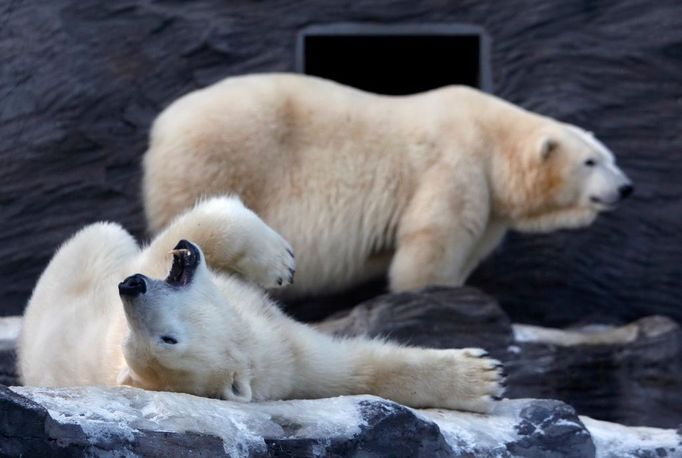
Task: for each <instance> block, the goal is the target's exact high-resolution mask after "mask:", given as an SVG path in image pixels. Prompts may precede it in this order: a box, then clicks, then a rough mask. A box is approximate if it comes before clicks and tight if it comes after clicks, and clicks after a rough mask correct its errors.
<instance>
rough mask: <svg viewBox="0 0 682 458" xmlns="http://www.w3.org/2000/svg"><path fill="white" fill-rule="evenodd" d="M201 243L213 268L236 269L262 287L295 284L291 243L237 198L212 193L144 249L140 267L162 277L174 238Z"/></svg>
mask: <svg viewBox="0 0 682 458" xmlns="http://www.w3.org/2000/svg"><path fill="white" fill-rule="evenodd" d="M181 239H187V240H191V241H192V242H194V243H196V244H197V245H199V246H201V248H202V250H203V252H204V255H205V256H206V262H207V264H208V265H209V267H211V268H212V269H215V270H222V271H227V272H230V273H236V274H238V275H240V276H241V277H243V278H244V279H245V280H247V281H251V282H254V283H256V284H258V285H260V286H262V287H264V288H277V287H281V286H285V285H288V284H290V283H292V282H293V276H294V271H295V261H294V253H293V251H292V248H291V245H289V243H288V242H287V241H286V240H284V239H283V238H282V237H281V236H280V235H279V234H278V233H277V232H275V231H274V230H273V229H271V228H270V227H269V226H268V225H267V224H265V223H264V222H263V220H261V219H260V218H259V217H258V216H257V215H256V214H255V213H253V212H252V211H251V210H249V209H248V208H246V207H245V206H244V205H243V204H242V202H241V201H240V200H239V199H238V198H237V197H214V198H211V199H207V200H204V201H201V202H199V203H197V205H196V206H195V207H194V208H192V209H191V210H188V211H187V212H185V213H184V214H182V215H180V216H179V217H178V218H176V219H175V220H174V221H173V222H172V223H171V224H170V225H169V226H168V227H167V228H166V229H165V230H163V231H162V232H161V233H160V234H159V235H158V236H157V237H156V238H155V239H154V240H153V241H152V242H151V244H150V245H149V246H148V247H146V248H145V249H144V250H143V252H142V255H141V257H140V266H139V270H140V271H141V272H142V273H144V274H146V275H149V276H151V277H156V278H163V277H164V276H165V274H166V273H167V272H168V266H169V264H170V259H171V255H170V251H171V250H172V249H173V247H174V246H175V245H176V244H177V243H178V240H181Z"/></svg>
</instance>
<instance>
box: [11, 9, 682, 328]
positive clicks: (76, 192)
mask: <svg viewBox="0 0 682 458" xmlns="http://www.w3.org/2000/svg"><path fill="white" fill-rule="evenodd" d="M679 9H680V5H679V0H660V1H656V2H651V1H650V0H622V1H611V2H606V1H604V2H581V1H575V2H569V1H565V0H547V1H543V2H537V1H535V0H515V1H513V2H499V1H498V2H496V1H492V0H490V1H481V0H457V1H451V2H444V1H442V0H423V1H419V2H409V1H402V0H352V1H349V0H345V1H337V2H320V1H317V0H301V1H297V2H292V1H291V0H271V1H269V2H267V4H259V5H254V4H253V3H252V2H246V1H230V2H226V1H218V0H195V1H192V2H178V1H159V0H119V1H115V2H101V1H95V0H51V1H49V2H45V1H43V0H23V1H20V2H17V1H6V2H2V6H0V50H1V51H0V52H1V53H2V56H3V59H2V67H1V69H0V160H1V161H2V167H0V205H1V206H2V211H1V212H0V215H1V216H0V240H2V242H3V243H0V258H1V259H2V260H3V262H2V263H1V264H0V277H1V278H2V279H3V281H2V282H1V283H0V297H2V300H3V304H2V307H1V308H0V314H3V315H10V314H20V313H21V311H22V309H23V307H24V305H25V304H26V301H27V299H28V296H29V294H30V292H31V289H32V288H33V286H34V284H35V281H36V279H37V276H38V274H39V273H40V271H41V270H42V269H43V268H44V267H45V265H46V263H47V262H48V260H49V258H50V257H51V256H52V253H53V252H54V250H55V248H56V247H57V246H58V245H59V244H60V243H62V242H63V241H64V239H65V238H66V237H69V236H70V235H71V234H73V233H74V232H75V231H77V230H78V229H79V228H80V227H81V226H82V225H84V224H86V223H91V222H94V221H97V220H100V219H107V220H113V221H117V222H120V223H122V224H124V225H125V227H126V228H129V229H130V230H132V231H133V233H134V234H135V235H138V236H142V235H143V234H144V219H143V215H142V208H141V205H140V201H139V188H140V186H139V185H140V167H139V163H140V157H141V155H142V153H143V152H144V150H145V147H146V138H147V132H148V129H149V126H150V124H151V121H152V119H153V118H154V116H155V115H156V114H157V113H158V112H159V111H160V110H161V109H162V108H163V107H164V106H166V105H168V104H169V103H170V102H171V101H172V100H173V99H175V98H177V97H178V96H180V95H181V94H183V93H185V92H188V91H190V90H193V89H196V88H198V87H202V86H205V85H207V84H210V83H212V82H215V81H216V80H218V79H220V78H223V77H225V76H228V75H235V74H242V73H249V72H263V71H283V70H285V71H286V70H289V71H291V70H293V69H294V56H295V42H296V34H297V32H298V31H300V30H301V29H302V28H304V27H306V26H309V25H312V24H328V23H332V22H361V23H382V24H395V25H400V24H429V23H438V24H449V23H465V24H475V25H480V26H482V27H483V28H485V30H486V31H487V33H488V34H489V35H490V37H491V39H492V50H491V68H492V72H493V82H494V87H495V93H497V94H498V95H500V96H502V97H503V98H505V99H508V100H510V101H512V102H514V103H517V104H520V105H521V106H523V107H526V108H529V109H532V110H536V111H539V112H540V113H543V114H547V115H550V116H555V117H558V118H560V119H562V120H565V121H568V122H574V123H576V124H579V125H583V126H585V127H586V128H588V129H590V130H593V131H594V132H595V133H596V134H597V136H599V137H600V138H601V139H602V140H603V141H604V142H605V143H606V144H607V145H609V146H610V147H611V148H612V149H613V150H614V151H615V152H616V153H617V155H618V157H619V160H620V163H621V165H622V166H623V168H624V169H625V170H626V172H627V173H628V174H630V176H631V177H632V179H633V180H634V182H635V183H636V186H637V191H636V192H635V196H634V197H633V198H632V199H631V200H630V201H629V202H627V204H626V205H624V206H623V207H622V208H619V209H618V210H617V211H615V212H612V213H609V214H606V215H604V216H603V217H601V218H600V219H599V220H598V221H597V223H596V224H595V225H594V226H593V227H592V228H590V229H589V230H584V231H566V232H561V233H556V234H551V235H546V236H528V237H524V236H519V235H513V236H512V237H510V238H509V239H508V240H507V242H506V243H505V244H504V246H503V247H502V249H501V250H499V251H498V252H497V253H496V254H495V255H494V256H493V258H492V259H491V260H490V261H489V262H487V263H485V265H483V266H482V267H481V268H480V269H479V270H478V272H477V273H476V274H475V275H474V278H473V279H472V282H473V283H472V284H474V285H477V286H479V287H481V288H482V289H484V290H485V291H487V292H489V293H491V294H493V295H494V296H495V297H497V298H499V299H500V301H501V303H502V305H503V306H504V307H505V309H506V310H507V311H508V312H509V313H510V315H511V317H512V319H513V320H514V321H519V322H524V323H535V324H543V325H547V326H565V325H568V324H572V323H574V322H575V321H578V320H580V319H582V318H583V317H586V316H590V315H594V316H596V317H597V318H599V320H600V321H604V320H607V319H611V320H616V321H617V322H627V321H631V320H634V319H637V318H641V317H643V316H646V315H652V314H661V315H667V316H670V317H671V318H673V319H675V320H677V321H681V320H682V307H680V288H679V279H680V278H682V263H680V259H682V243H680V242H681V239H680V237H681V234H682V218H680V217H679V215H680V211H682V180H679V179H676V177H679V176H681V175H682V160H681V159H682V136H681V135H679V120H680V119H681V118H682V104H680V103H679V94H681V93H682V79H681V78H679V75H680V74H682V15H681V14H680V13H679ZM520 11H522V12H523V14H519V12H520ZM453 54H454V53H453ZM444 58H445V59H450V58H452V59H456V58H457V57H456V55H453V56H448V57H444ZM405 59H406V65H405V67H406V70H407V69H408V67H410V65H409V62H410V61H409V60H408V59H409V53H405ZM400 77H401V75H400V74H396V75H395V79H397V78H400ZM347 305H352V304H350V303H349V304H347Z"/></svg>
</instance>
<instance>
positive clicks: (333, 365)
mask: <svg viewBox="0 0 682 458" xmlns="http://www.w3.org/2000/svg"><path fill="white" fill-rule="evenodd" d="M306 334H308V333H307V332H306V331H302V332H299V333H298V338H299V339H300V338H303V339H304V340H305V341H306V342H307V343H306V344H305V345H300V346H299V347H298V351H297V352H296V353H297V355H298V357H299V359H298V361H297V362H298V364H297V367H296V375H295V376H294V377H295V379H296V380H295V381H294V383H293V387H294V388H293V390H294V392H293V396H292V397H304V398H305V397H325V396H336V395H340V394H373V395H376V396H381V397H383V398H386V399H390V400H393V401H396V402H398V403H401V404H405V405H408V406H411V407H442V408H449V409H461V410H470V411H474V412H488V411H490V409H491V408H492V406H493V403H494V402H495V400H497V399H499V397H500V396H502V394H503V392H504V373H503V370H502V365H501V363H500V362H499V361H497V360H494V359H491V358H488V357H487V353H486V352H485V351H484V350H482V349H479V348H465V349H457V350H455V349H448V350H436V349H426V348H411V347H402V346H399V345H395V344H390V343H385V342H381V341H372V340H367V339H345V340H344V339H333V338H331V337H328V336H320V335H317V336H313V335H312V334H308V335H307V337H305V335H306Z"/></svg>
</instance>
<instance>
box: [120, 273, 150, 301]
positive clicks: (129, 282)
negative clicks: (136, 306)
mask: <svg viewBox="0 0 682 458" xmlns="http://www.w3.org/2000/svg"><path fill="white" fill-rule="evenodd" d="M146 292H147V282H146V281H145V276H144V275H142V274H135V275H131V276H130V277H128V278H126V279H125V280H123V281H122V282H121V283H119V284H118V294H120V295H121V296H129V297H136V296H139V295H140V294H144V293H146Z"/></svg>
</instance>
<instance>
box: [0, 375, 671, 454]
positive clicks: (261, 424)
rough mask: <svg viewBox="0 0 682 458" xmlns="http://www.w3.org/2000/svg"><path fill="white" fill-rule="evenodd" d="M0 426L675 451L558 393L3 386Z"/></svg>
mask: <svg viewBox="0 0 682 458" xmlns="http://www.w3.org/2000/svg"><path fill="white" fill-rule="evenodd" d="M0 436H2V437H3V440H2V441H0V455H2V456H48V455H49V456H53V457H58V456H69V457H73V456H93V455H95V456H105V455H106V456H112V455H113V456H161V455H166V456H174V457H181V456H193V457H196V456H211V457H213V456H231V457H247V456H248V457H254V456H279V457H283V456H287V457H288V456H296V457H312V456H392V457H417V456H424V457H472V456H476V457H540V456H542V457H547V456H555V457H576V458H578V457H579V458H589V457H592V456H599V457H613V458H616V457H617V458H623V457H673V456H682V445H681V442H682V438H681V437H680V436H679V435H678V433H677V432H676V431H675V430H672V429H670V430H665V429H656V428H633V427H625V426H621V425H617V424H613V423H607V422H601V421H597V420H592V419H589V418H580V417H578V416H577V415H576V413H575V411H574V410H573V408H571V407H570V406H568V405H566V404H564V403H562V402H559V401H549V400H521V399H519V400H505V401H501V402H500V403H499V405H498V406H497V407H496V409H495V411H494V412H493V413H492V414H491V415H478V414H472V413H465V412H455V411H446V410H440V409H426V410H414V409H409V408H407V407H404V406H401V405H398V404H395V403H393V402H390V401H386V400H384V399H380V398H376V397H372V396H348V397H337V398H330V399H318V400H300V401H278V402H264V403H251V404H238V403H233V402H229V401H219V400H214V399H206V398H199V397H195V396H191V395H186V394H177V393H160V392H150V391H144V390H140V389H135V388H123V387H120V388H101V387H85V388H68V389H46V388H28V387H12V388H7V387H0Z"/></svg>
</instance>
